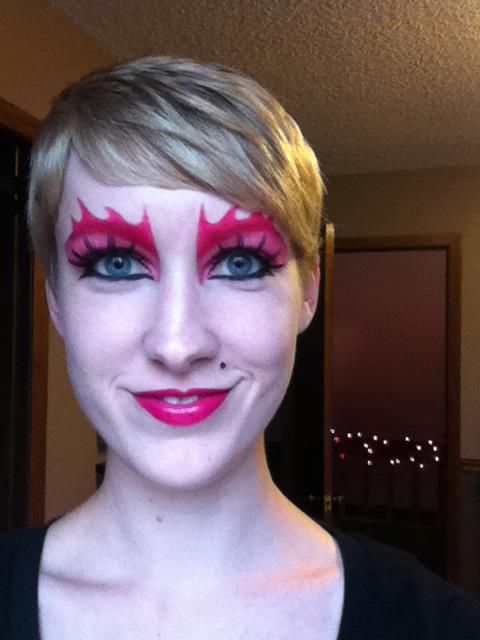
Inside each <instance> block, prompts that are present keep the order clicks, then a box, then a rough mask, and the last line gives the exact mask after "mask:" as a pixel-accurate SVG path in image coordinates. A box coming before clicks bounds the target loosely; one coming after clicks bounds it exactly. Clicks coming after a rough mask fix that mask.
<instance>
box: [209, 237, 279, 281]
mask: <svg viewBox="0 0 480 640" xmlns="http://www.w3.org/2000/svg"><path fill="white" fill-rule="evenodd" d="M266 242H267V236H265V235H264V236H262V238H261V240H260V242H259V243H258V245H257V246H256V247H255V246H253V247H248V246H245V241H244V239H243V237H242V236H241V235H238V236H237V244H236V245H234V246H232V247H222V245H220V248H219V250H218V252H217V253H216V254H215V255H214V256H213V258H212V259H211V261H210V268H211V269H214V268H215V267H216V266H217V265H219V264H220V263H221V262H222V261H223V260H225V259H226V258H228V257H229V256H230V255H231V254H232V253H235V251H243V252H244V253H247V254H249V255H251V256H253V257H254V258H256V259H257V260H259V261H260V262H261V263H262V265H263V273H264V274H265V275H272V273H273V271H274V270H275V269H280V268H281V267H283V265H282V264H275V260H276V259H277V258H278V256H279V255H280V251H277V252H276V253H273V254H270V253H267V252H266V251H265V250H264V247H265V243H266Z"/></svg>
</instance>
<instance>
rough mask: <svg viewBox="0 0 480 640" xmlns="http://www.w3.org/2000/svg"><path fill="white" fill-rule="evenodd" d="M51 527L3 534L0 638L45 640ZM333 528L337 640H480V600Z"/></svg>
mask: <svg viewBox="0 0 480 640" xmlns="http://www.w3.org/2000/svg"><path fill="white" fill-rule="evenodd" d="M47 529H48V525H46V526H44V527H38V528H34V529H25V530H22V531H16V532H12V533H7V534H4V535H2V536H0V640H40V635H39V627H38V595H37V592H38V575H39V568H40V559H41V555H42V549H43V543H44V540H45V535H46V532H47ZM328 531H329V532H330V533H331V535H332V536H333V537H334V538H335V540H336V542H337V544H338V547H339V549H340V552H341V555H342V558H343V565H344V571H345V601H344V607H343V613H342V621H341V626H340V632H339V636H338V640H367V639H368V640H433V639H434V638H435V639H438V638H441V639H443V638H445V639H452V638H453V639H457V638H458V640H480V603H479V602H478V601H477V600H475V599H474V598H473V597H471V596H469V595H467V594H466V593H463V592H462V591H460V590H459V589H456V588H455V587H452V586H451V585H449V584H448V583H447V582H445V581H444V580H442V579H441V578H438V577H437V576H435V575H434V574H432V573H430V572H429V571H427V570H426V569H425V568H424V567H422V565H420V564H419V563H418V562H417V561H416V560H415V559H414V558H413V557H412V556H409V555H408V554H406V553H403V552H401V551H397V550H394V549H391V548H389V547H385V546H383V545H380V544H378V543H376V542H373V541H372V540H369V539H367V538H364V537H362V536H352V535H346V534H344V533H341V532H339V531H336V530H333V529H330V528H328ZM318 637H319V639H320V638H321V637H322V632H321V629H319V636H318ZM225 640H228V639H225ZM252 640H255V639H254V638H252ZM292 640H301V638H299V639H292Z"/></svg>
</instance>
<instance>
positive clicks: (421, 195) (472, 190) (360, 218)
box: [327, 168, 480, 458]
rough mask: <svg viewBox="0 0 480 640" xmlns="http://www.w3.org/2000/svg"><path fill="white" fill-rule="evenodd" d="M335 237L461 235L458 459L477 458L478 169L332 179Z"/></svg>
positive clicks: (479, 372) (479, 348) (479, 344)
mask: <svg viewBox="0 0 480 640" xmlns="http://www.w3.org/2000/svg"><path fill="white" fill-rule="evenodd" d="M328 183H329V186H328V190H329V194H328V199H327V214H328V215H329V217H330V218H331V220H332V222H334V223H335V227H336V234H337V236H338V237H360V236H389V235H406V234H431V233H445V232H459V233H461V234H462V253H463V260H462V262H463V267H462V268H463V282H462V335H461V348H462V360H461V367H462V372H461V375H462V384H461V412H462V416H461V455H462V457H464V458H480V424H479V422H480V393H479V381H480V215H479V213H480V168H449V169H435V170H425V171H415V172H398V173H377V174H369V175H355V176H336V177H332V178H330V179H329V181H328Z"/></svg>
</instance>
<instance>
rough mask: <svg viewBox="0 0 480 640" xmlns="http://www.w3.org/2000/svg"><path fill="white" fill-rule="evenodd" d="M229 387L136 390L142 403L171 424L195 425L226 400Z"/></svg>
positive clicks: (148, 409) (152, 414)
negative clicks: (183, 389)
mask: <svg viewBox="0 0 480 640" xmlns="http://www.w3.org/2000/svg"><path fill="white" fill-rule="evenodd" d="M229 391H230V390H229V389H190V390H188V391H185V392H183V391H178V390H177V389H162V390H159V391H144V392H141V393H135V394H134V396H135V399H136V401H137V402H138V404H139V405H140V406H141V407H142V409H144V410H145V411H147V413H149V414H150V415H151V416H153V417H154V418H155V419H156V420H158V421H159V422H164V423H165V424H167V425H169V426H170V427H174V428H180V427H193V426H194V425H196V424H198V423H199V422H202V421H203V420H206V419H207V418H208V417H209V416H210V415H212V413H214V412H215V411H216V410H217V409H219V408H220V406H221V405H222V404H223V402H224V401H225V400H226V398H227V395H228V393H229Z"/></svg>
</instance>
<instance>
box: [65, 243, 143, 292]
mask: <svg viewBox="0 0 480 640" xmlns="http://www.w3.org/2000/svg"><path fill="white" fill-rule="evenodd" d="M84 244H85V247H86V249H87V250H88V251H87V253H85V254H84V255H82V254H80V253H77V252H76V251H72V253H73V255H74V256H75V258H76V260H75V262H73V261H72V264H73V266H75V267H78V268H80V269H82V274H81V276H80V278H100V279H101V280H110V281H116V282H119V281H122V280H140V279H142V278H148V279H150V280H153V277H152V276H151V275H150V274H148V273H136V274H132V275H130V276H122V277H121V278H115V277H114V276H106V275H104V274H102V273H99V272H98V271H96V270H95V265H96V264H97V263H98V262H99V261H100V260H102V259H103V258H112V257H116V256H121V257H127V258H131V259H132V260H135V261H136V262H138V263H139V264H140V265H141V266H142V267H143V268H145V269H147V268H148V267H147V265H146V264H145V260H144V258H143V257H142V256H141V255H140V254H139V253H138V252H137V251H136V249H135V247H134V246H131V247H117V246H116V244H115V240H114V239H113V238H108V246H107V247H102V248H96V247H94V246H92V244H91V243H90V241H89V240H88V238H85V239H84Z"/></svg>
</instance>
